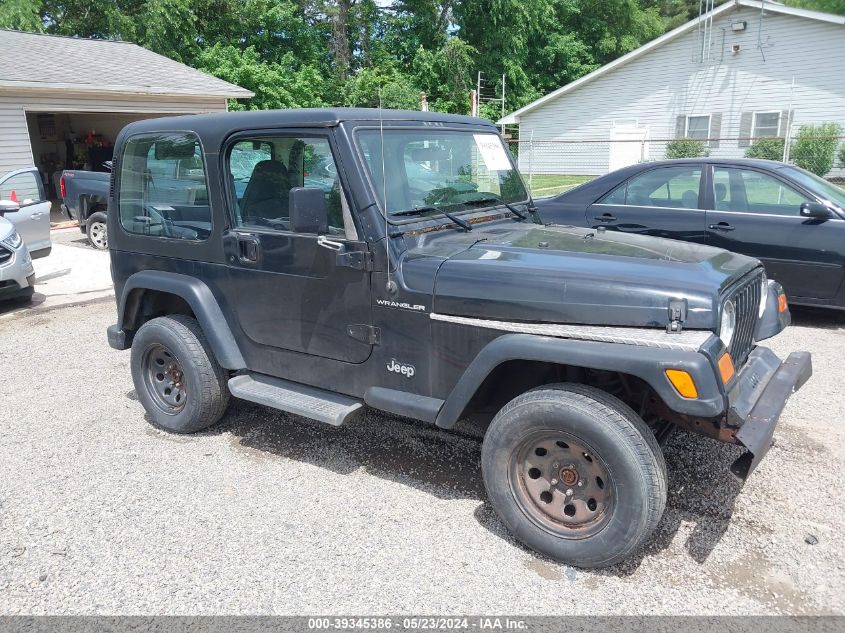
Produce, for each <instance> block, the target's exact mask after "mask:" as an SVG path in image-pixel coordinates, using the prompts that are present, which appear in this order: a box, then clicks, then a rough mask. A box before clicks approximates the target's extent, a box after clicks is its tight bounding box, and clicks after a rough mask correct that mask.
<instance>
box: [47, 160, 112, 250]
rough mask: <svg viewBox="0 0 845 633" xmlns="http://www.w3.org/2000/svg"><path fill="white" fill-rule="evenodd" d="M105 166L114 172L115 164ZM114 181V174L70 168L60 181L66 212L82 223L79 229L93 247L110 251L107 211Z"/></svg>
mask: <svg viewBox="0 0 845 633" xmlns="http://www.w3.org/2000/svg"><path fill="white" fill-rule="evenodd" d="M105 166H106V167H107V168H108V169H109V170H111V162H107V163H105ZM110 179H111V174H109V173H107V172H99V171H81V170H70V169H67V170H65V171H63V172H62V178H61V180H60V181H59V191H60V193H61V196H62V211H64V212H65V214H66V215H67V217H68V218H70V219H71V220H76V221H77V222H79V230H80V231H82V232H83V233H84V234H85V236H86V237H87V238H88V242H89V243H90V244H91V246H93V247H94V248H97V249H100V250H105V249H106V248H108V234H107V224H106V208H107V206H108V198H109V180H110Z"/></svg>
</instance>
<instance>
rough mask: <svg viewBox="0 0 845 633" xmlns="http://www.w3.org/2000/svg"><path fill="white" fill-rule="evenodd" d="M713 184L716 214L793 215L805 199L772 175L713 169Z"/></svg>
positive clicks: (719, 168)
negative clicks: (719, 212)
mask: <svg viewBox="0 0 845 633" xmlns="http://www.w3.org/2000/svg"><path fill="white" fill-rule="evenodd" d="M713 183H714V194H715V200H716V205H715V206H716V209H717V210H719V211H737V212H743V213H765V214H772V215H795V216H797V215H798V214H799V209H800V206H801V203H802V202H804V201H805V199H806V196H804V195H803V194H801V193H800V192H798V191H797V190H795V189H793V188H792V187H790V186H789V185H787V184H785V183H783V182H781V181H780V180H778V179H777V178H775V177H774V176H770V175H769V174H765V173H763V172H759V171H753V170H751V169H737V168H732V167H717V168H716V169H714V170H713Z"/></svg>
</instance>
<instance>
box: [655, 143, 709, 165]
mask: <svg viewBox="0 0 845 633" xmlns="http://www.w3.org/2000/svg"><path fill="white" fill-rule="evenodd" d="M708 154H709V152H708V151H707V145H706V144H705V143H704V141H698V140H695V139H692V138H679V139H676V140H674V141H671V142H670V143H668V144H667V145H666V158H668V159H669V160H673V159H676V158H698V157H699V156H707V155H708Z"/></svg>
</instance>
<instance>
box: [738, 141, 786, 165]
mask: <svg viewBox="0 0 845 633" xmlns="http://www.w3.org/2000/svg"><path fill="white" fill-rule="evenodd" d="M783 147H784V139H782V138H758V139H757V140H756V141H754V142H753V143H752V144H751V147H749V148H748V149H747V150H745V157H746V158H762V159H765V160H783Z"/></svg>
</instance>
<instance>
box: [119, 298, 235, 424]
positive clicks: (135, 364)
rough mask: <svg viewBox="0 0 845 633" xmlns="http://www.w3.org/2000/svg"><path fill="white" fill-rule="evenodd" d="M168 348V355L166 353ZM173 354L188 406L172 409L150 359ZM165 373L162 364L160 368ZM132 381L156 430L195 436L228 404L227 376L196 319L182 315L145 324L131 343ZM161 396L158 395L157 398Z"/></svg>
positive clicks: (214, 419)
mask: <svg viewBox="0 0 845 633" xmlns="http://www.w3.org/2000/svg"><path fill="white" fill-rule="evenodd" d="M162 350H166V352H167V354H166V353H165V352H164V351H162ZM153 354H157V355H158V356H159V357H163V356H167V355H168V354H169V356H171V357H172V358H173V359H174V361H175V362H174V364H175V365H176V366H177V367H178V372H179V374H180V375H181V380H180V382H179V383H177V384H183V385H184V391H185V396H184V402H183V403H174V404H176V405H177V406H174V407H172V408H170V410H169V411H168V410H167V409H168V406H167V405H168V404H169V403H167V402H164V400H163V396H161V395H160V394H159V391H158V387H159V384H161V381H158V380H156V376H157V375H163V374H164V371H162V372H161V373H160V374H156V373H154V372H153V371H152V370H153V367H155V361H154V360H153V357H152V355H153ZM162 369H163V370H164V365H162ZM131 370H132V382H133V383H134V384H135V392H136V393H137V394H138V400H139V401H140V402H141V404H142V405H143V406H144V409H145V410H146V412H147V414H148V415H149V416H150V418H151V420H152V421H153V423H154V424H156V425H157V426H159V427H161V428H163V429H165V430H167V431H171V432H173V433H194V432H196V431H200V430H202V429H205V428H208V427H210V426H211V425H213V424H215V423H216V422H217V421H218V420H219V419H220V418H221V417H222V416H223V413H224V412H225V411H226V407H227V405H228V404H229V388H228V384H227V382H228V376H227V372H226V370H225V369H223V368H222V367H221V366H220V365H219V364H218V363H217V360H216V359H215V358H214V354H213V353H212V351H211V347H210V346H209V344H208V340H207V339H206V337H205V334H203V331H202V328H201V327H200V325H199V323H197V322H196V320H195V319H192V318H191V317H188V316H183V315H171V316H166V317H158V318H155V319H151V320H150V321H147V322H146V323H144V325H142V326H141V328H140V329H139V330H138V332H137V333H136V334H135V337H134V338H133V340H132V355H131ZM157 394H159V395H157Z"/></svg>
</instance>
